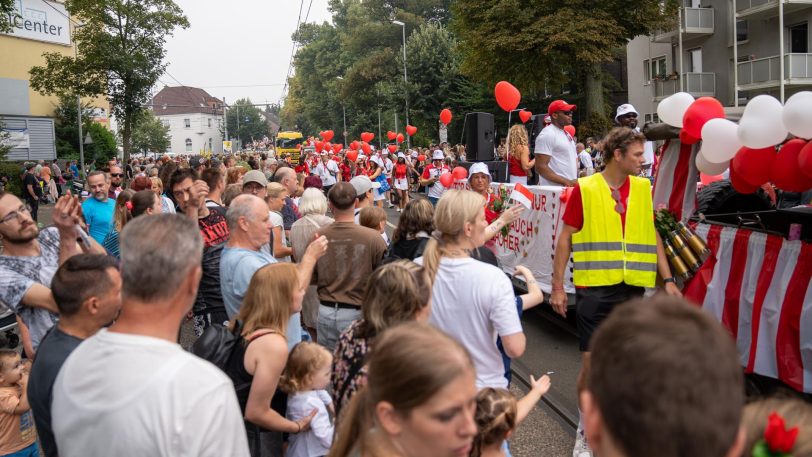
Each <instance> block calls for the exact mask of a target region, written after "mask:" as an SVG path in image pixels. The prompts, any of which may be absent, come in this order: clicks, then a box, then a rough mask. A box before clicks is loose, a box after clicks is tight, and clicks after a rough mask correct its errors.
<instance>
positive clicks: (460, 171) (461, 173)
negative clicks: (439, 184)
mask: <svg viewBox="0 0 812 457" xmlns="http://www.w3.org/2000/svg"><path fill="white" fill-rule="evenodd" d="M451 175H453V176H454V179H456V180H458V181H459V180H460V179H465V178H467V177H468V170H466V169H465V167H454V170H452V171H451Z"/></svg>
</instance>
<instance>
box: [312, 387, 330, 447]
mask: <svg viewBox="0 0 812 457" xmlns="http://www.w3.org/2000/svg"><path fill="white" fill-rule="evenodd" d="M307 406H308V408H309V409H311V410H312V409H313V408H316V409H317V410H318V412H317V413H316V416H315V417H314V418H313V421H312V422H310V429H311V430H312V431H313V436H315V437H316V439H317V440H318V441H319V444H321V445H322V446H324V447H325V448H328V449H329V448H330V447H331V446H332V445H333V424H332V423H331V422H330V414H328V413H327V408H326V407H325V406H324V403H322V401H321V399H320V398H319V397H318V396H315V397H311V398H309V399H308V405H307Z"/></svg>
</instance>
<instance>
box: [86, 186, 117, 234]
mask: <svg viewBox="0 0 812 457" xmlns="http://www.w3.org/2000/svg"><path fill="white" fill-rule="evenodd" d="M115 209H116V201H115V200H113V199H111V198H108V199H107V200H105V201H103V202H100V201H98V200H96V199H95V198H93V197H90V198H88V199H87V200H85V201H84V202H83V203H82V213H83V214H84V215H85V222H87V225H88V229H89V230H88V234H89V235H90V236H92V237H93V239H94V240H96V242H97V243H99V244H102V243H104V237H106V236H107V234H108V233H110V230H112V228H113V212H114V211H115Z"/></svg>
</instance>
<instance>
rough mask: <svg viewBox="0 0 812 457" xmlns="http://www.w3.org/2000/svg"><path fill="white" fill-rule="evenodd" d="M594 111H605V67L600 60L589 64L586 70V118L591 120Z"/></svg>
mask: <svg viewBox="0 0 812 457" xmlns="http://www.w3.org/2000/svg"><path fill="white" fill-rule="evenodd" d="M592 113H600V114H601V115H605V113H604V99H603V69H602V68H601V63H600V62H594V63H591V64H588V69H587V72H586V110H585V113H584V114H586V116H587V119H586V120H590V119H591V117H592Z"/></svg>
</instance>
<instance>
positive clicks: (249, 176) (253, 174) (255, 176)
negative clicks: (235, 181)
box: [242, 170, 268, 187]
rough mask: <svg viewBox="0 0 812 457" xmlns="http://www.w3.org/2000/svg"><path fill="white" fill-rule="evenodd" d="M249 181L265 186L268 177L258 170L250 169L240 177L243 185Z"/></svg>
mask: <svg viewBox="0 0 812 457" xmlns="http://www.w3.org/2000/svg"><path fill="white" fill-rule="evenodd" d="M249 182H255V183H257V184H260V185H262V187H266V186H267V185H268V179H267V178H266V177H265V175H264V174H262V172H261V171H259V170H251V171H249V172H248V173H246V174H245V175H244V176H243V177H242V185H243V186H245V185H246V184H248V183H249Z"/></svg>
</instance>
